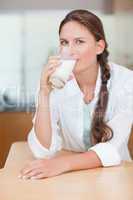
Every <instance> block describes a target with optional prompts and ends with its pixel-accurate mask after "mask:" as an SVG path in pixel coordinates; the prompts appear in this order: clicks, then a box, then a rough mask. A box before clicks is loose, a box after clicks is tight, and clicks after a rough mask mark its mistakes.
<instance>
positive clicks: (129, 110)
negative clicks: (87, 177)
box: [88, 80, 133, 167]
mask: <svg viewBox="0 0 133 200" xmlns="http://www.w3.org/2000/svg"><path fill="white" fill-rule="evenodd" d="M127 82H128V83H125V85H124V86H123V87H121V89H120V90H119V93H118V92H117V94H116V96H117V98H115V99H117V103H116V105H117V107H116V113H115V115H114V117H113V118H112V119H111V120H109V121H108V122H107V124H108V125H109V126H110V127H111V128H112V130H113V133H114V135H113V138H112V139H111V140H110V141H107V142H105V143H98V144H96V145H94V146H93V147H91V148H89V149H88V150H93V151H95V152H96V154H97V155H98V157H99V158H100V160H101V162H102V165H103V166H105V167H106V166H113V165H118V164H120V163H121V161H122V156H121V152H120V148H122V146H123V144H124V142H125V141H127V142H128V139H129V136H130V133H131V127H132V124H133V81H132V80H130V81H127Z"/></svg>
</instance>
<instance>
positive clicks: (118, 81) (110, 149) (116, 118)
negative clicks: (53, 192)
mask: <svg viewBox="0 0 133 200" xmlns="http://www.w3.org/2000/svg"><path fill="white" fill-rule="evenodd" d="M109 65H110V70H111V71H110V72H111V78H110V80H109V81H108V84H107V87H108V90H109V100H108V106H107V111H106V116H105V120H106V122H107V124H108V125H109V126H110V127H111V128H112V130H113V132H114V135H113V138H112V139H111V140H110V141H107V142H104V143H98V144H96V145H94V146H92V147H90V148H89V149H88V151H89V150H93V151H94V152H95V153H96V154H97V155H98V157H99V158H100V160H101V162H102V164H103V166H113V165H117V164H119V163H120V162H121V160H130V159H131V158H130V155H129V152H128V146H127V144H128V139H129V136H130V132H131V127H132V123H133V71H131V70H129V69H127V68H125V67H122V66H120V65H117V64H114V63H109ZM100 85H101V71H100V67H99V72H98V77H97V81H96V88H95V95H94V99H93V100H92V102H91V104H90V112H91V116H92V114H93V112H94V109H95V105H96V102H97V100H98V95H99V91H100ZM83 104H84V101H83V93H82V91H81V90H80V88H79V86H78V84H77V82H76V79H75V78H74V79H72V80H70V81H68V82H67V83H66V85H65V87H64V88H62V89H54V90H52V92H51V93H50V116H51V125H52V141H51V145H50V148H49V149H47V148H45V147H44V146H42V145H41V144H40V142H39V140H38V139H37V137H36V134H35V131H34V126H33V128H32V130H31V131H30V133H29V135H28V143H29V147H30V149H31V151H32V152H33V154H34V156H35V157H37V158H46V157H52V156H54V155H55V154H56V153H57V151H60V150H61V149H65V150H71V151H75V152H85V151H86V149H85V144H84V142H83V132H84V130H83ZM35 117H36V114H35V116H34V119H33V124H34V122H35ZM44 123H45V122H44Z"/></svg>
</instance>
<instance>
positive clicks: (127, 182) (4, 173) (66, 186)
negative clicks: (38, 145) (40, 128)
mask: <svg viewBox="0 0 133 200" xmlns="http://www.w3.org/2000/svg"><path fill="white" fill-rule="evenodd" d="M32 159H33V156H32V154H31V153H30V151H29V149H28V146H27V144H26V143H23V142H19V143H15V144H13V145H12V147H11V149H10V152H9V155H8V158H7V161H6V163H5V166H4V168H3V169H1V170H0V200H18V199H19V200H21V199H22V200H42V199H46V200H97V199H98V200H115V199H117V200H118V199H120V200H133V163H132V162H124V163H123V164H122V165H121V166H117V167H108V168H97V169H90V170H80V171H75V172H69V173H66V174H62V175H60V176H56V177H52V178H46V179H42V180H21V179H18V177H17V176H18V174H19V170H20V169H21V168H22V167H23V165H24V164H25V162H27V161H28V160H32Z"/></svg>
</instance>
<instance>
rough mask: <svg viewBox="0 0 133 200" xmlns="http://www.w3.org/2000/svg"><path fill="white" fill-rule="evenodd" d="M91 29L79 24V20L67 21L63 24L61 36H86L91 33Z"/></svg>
mask: <svg viewBox="0 0 133 200" xmlns="http://www.w3.org/2000/svg"><path fill="white" fill-rule="evenodd" d="M90 34H91V33H90V31H89V30H88V29H87V27H85V26H84V25H82V24H79V23H78V22H75V21H71V22H67V23H66V24H64V25H63V27H62V29H61V32H60V38H63V39H65V38H71V37H74V38H75V37H76V38H79V37H80V38H86V37H88V35H90Z"/></svg>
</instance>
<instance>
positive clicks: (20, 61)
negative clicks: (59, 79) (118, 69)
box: [0, 0, 133, 166]
mask: <svg viewBox="0 0 133 200" xmlns="http://www.w3.org/2000/svg"><path fill="white" fill-rule="evenodd" d="M73 9H88V10H90V11H92V12H94V13H95V14H97V15H98V16H99V17H100V18H101V20H102V22H103V25H104V29H105V33H106V38H107V41H108V44H109V51H110V57H109V60H110V61H113V62H116V63H118V64H121V65H124V66H125V67H128V68H130V69H133V38H132V34H133V0H93V1H91V0H82V1H81V0H67V1H62V0H55V1H52V0H49V1H43V0H38V1H34V0H23V1H21V0H0V149H1V150H0V166H3V163H4V161H5V158H6V156H7V153H8V150H9V147H10V144H11V143H12V142H14V141H18V140H25V139H26V136H27V133H28V132H29V130H30V129H31V127H32V122H31V120H32V116H33V114H34V111H35V95H36V91H37V86H38V83H39V78H40V73H41V70H42V67H43V65H44V64H45V62H46V60H47V58H48V56H49V55H51V54H53V53H54V51H55V49H56V48H57V46H58V27H59V24H60V21H61V20H62V19H63V18H64V16H65V15H66V14H67V13H68V12H69V11H71V10H73ZM129 146H130V145H129ZM131 154H132V152H131Z"/></svg>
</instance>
